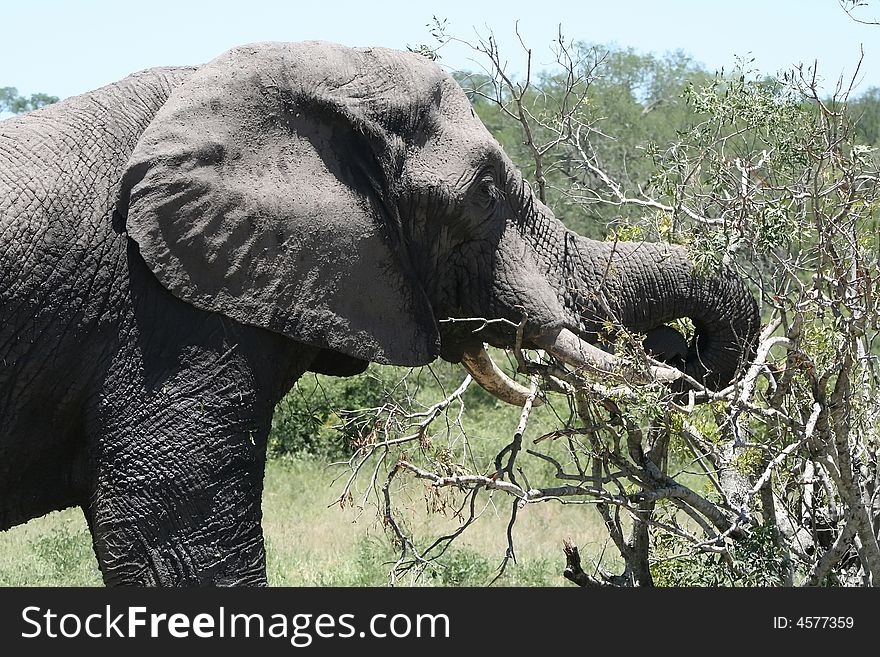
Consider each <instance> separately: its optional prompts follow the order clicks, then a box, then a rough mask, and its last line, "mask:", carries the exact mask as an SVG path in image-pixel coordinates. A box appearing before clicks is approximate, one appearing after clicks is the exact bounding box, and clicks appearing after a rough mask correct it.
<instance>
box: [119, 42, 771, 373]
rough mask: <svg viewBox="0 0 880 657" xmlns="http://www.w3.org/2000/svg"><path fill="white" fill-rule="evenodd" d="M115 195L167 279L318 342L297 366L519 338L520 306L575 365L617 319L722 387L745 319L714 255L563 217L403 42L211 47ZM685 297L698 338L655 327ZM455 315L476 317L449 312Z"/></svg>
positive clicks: (354, 367)
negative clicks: (607, 236) (711, 260)
mask: <svg viewBox="0 0 880 657" xmlns="http://www.w3.org/2000/svg"><path fill="white" fill-rule="evenodd" d="M117 211H118V229H120V230H126V231H127V232H128V235H129V236H130V237H131V238H132V239H133V240H134V241H135V242H137V244H138V246H139V249H140V253H141V255H142V256H143V258H144V260H145V262H146V263H147V265H148V266H149V267H150V269H151V270H152V271H153V272H154V274H155V275H156V277H157V278H158V279H159V281H160V282H161V283H162V285H164V286H165V287H166V288H167V289H168V290H170V291H171V292H172V293H173V294H174V295H175V296H177V297H179V298H181V299H183V300H185V301H188V302H190V303H191V304H193V305H195V306H197V307H199V308H201V309H204V310H208V311H215V312H219V313H222V314H225V315H227V316H229V317H232V318H234V319H236V320H238V321H239V322H241V323H244V324H249V325H255V326H260V327H263V328H267V329H270V330H271V331H274V332H276V333H281V334H283V335H286V336H288V337H290V338H292V339H294V340H296V341H299V342H302V343H306V344H309V345H313V346H316V347H319V348H320V349H321V350H322V351H321V352H320V353H321V355H320V356H319V357H318V358H317V360H316V361H315V363H314V364H313V365H312V369H315V370H317V371H325V372H328V373H336V374H348V373H353V372H356V371H358V370H359V369H362V368H363V367H364V366H365V363H366V362H367V361H373V362H378V363H388V364H396V365H423V364H426V363H428V362H430V361H431V360H433V359H434V358H436V357H437V356H440V355H442V356H443V357H444V358H446V359H447V360H450V361H454V362H457V361H460V360H461V359H462V358H463V357H465V359H466V360H467V358H466V356H467V354H469V353H472V352H473V351H474V350H475V349H478V348H479V346H480V345H482V343H483V342H488V343H490V344H493V345H496V346H500V347H510V346H512V345H513V344H514V342H515V340H516V330H517V326H518V325H519V324H520V323H523V327H522V337H523V345H524V346H526V347H541V348H546V349H548V350H549V351H550V352H551V353H552V354H554V355H556V356H558V357H559V358H562V359H563V360H566V361H567V362H569V363H573V364H579V363H580V364H582V363H584V362H585V361H589V360H590V358H591V355H595V354H596V352H599V350H598V349H597V348H595V347H592V346H591V344H590V343H591V342H595V340H596V339H597V337H598V336H599V334H600V333H602V331H603V327H606V326H607V325H608V323H609V322H615V323H619V324H620V325H622V326H624V327H626V328H627V329H629V330H631V331H634V332H639V333H645V334H648V336H649V338H650V336H651V335H654V338H653V340H654V342H655V343H657V344H663V345H667V346H668V347H669V349H668V351H669V352H670V354H666V355H671V356H673V357H674V358H675V359H676V364H677V365H678V366H679V367H680V368H681V369H682V370H683V371H684V372H686V373H687V374H689V375H690V376H692V377H694V378H695V379H697V380H700V381H701V382H703V383H705V384H706V385H708V386H710V387H716V386H719V385H723V384H726V383H727V382H729V381H730V380H731V379H732V378H733V376H734V374H735V372H736V369H737V367H738V365H739V363H740V361H741V359H742V357H743V355H744V354H747V353H748V349H749V348H750V345H751V344H752V343H753V341H754V338H755V336H756V334H757V330H758V325H759V318H758V312H757V307H756V304H755V301H754V299H753V298H752V296H751V295H750V293H749V292H748V290H747V288H746V287H745V285H744V284H743V283H742V282H741V280H740V279H739V278H738V277H737V276H735V275H734V274H733V273H731V272H730V271H729V270H727V269H722V270H721V271H719V272H716V273H714V274H698V273H696V272H695V271H694V267H693V265H692V263H691V262H690V260H689V259H688V258H687V256H686V253H685V252H684V250H683V249H681V248H679V247H675V246H670V245H663V244H652V243H641V242H640V243H636V242H627V243H612V242H596V241H592V240H588V239H585V238H583V237H581V236H578V235H577V234H575V233H573V232H571V231H569V230H567V229H566V228H565V227H564V226H563V224H562V223H561V222H560V221H559V220H557V219H556V218H555V217H554V216H553V213H552V212H551V211H550V210H549V209H548V208H547V207H546V206H545V205H544V204H542V203H541V202H540V201H539V200H538V199H537V198H536V197H535V195H534V194H533V193H532V191H531V190H530V188H529V186H528V185H527V184H526V182H525V181H524V179H523V177H522V175H521V174H520V173H519V171H518V170H517V169H516V167H515V166H514V165H513V164H512V162H511V161H510V159H509V158H508V157H507V156H506V155H505V153H504V152H503V150H502V149H501V147H500V146H499V144H498V143H497V142H496V141H495V140H494V139H493V138H492V136H491V135H490V134H489V132H488V131H487V130H486V128H485V127H484V126H483V125H482V123H481V122H480V121H479V119H478V118H477V117H476V115H475V113H474V110H473V109H472V107H471V105H470V103H469V101H468V98H467V97H466V95H465V94H464V93H463V92H462V90H461V89H460V88H459V86H458V85H457V83H456V82H455V81H454V79H453V78H452V77H450V76H449V75H447V74H446V73H444V72H443V71H442V70H441V69H440V68H439V67H438V66H437V65H435V64H434V63H433V62H430V61H429V60H427V59H426V58H424V57H422V56H420V55H417V54H412V53H402V52H397V51H391V50H384V49H349V48H344V47H341V46H336V45H333V44H327V43H322V42H310V43H300V44H283V43H264V44H255V45H249V46H244V47H240V48H235V49H233V50H231V51H229V52H227V53H225V54H223V55H222V56H220V57H218V58H217V59H215V60H213V61H212V62H210V63H208V64H206V65H205V66H203V67H201V68H200V69H198V70H197V71H195V72H194V73H193V74H192V75H191V76H190V77H189V78H188V79H187V80H186V81H184V82H183V83H182V84H181V85H180V86H178V87H177V88H176V89H175V90H174V92H173V93H172V95H171V97H170V98H169V100H168V101H167V102H166V103H165V104H164V106H163V107H162V108H161V109H160V110H159V112H158V113H157V114H156V116H155V118H154V120H153V121H152V122H151V124H150V125H149V127H148V128H147V129H146V131H145V132H144V133H143V135H142V136H141V138H140V140H139V142H138V144H137V146H136V148H135V150H134V153H133V154H132V156H131V158H130V160H129V163H128V166H127V169H126V172H125V175H124V178H123V181H122V186H121V194H120V197H119V202H118V203H117ZM680 317H688V318H690V319H691V320H692V321H693V324H694V326H695V331H696V336H695V338H694V340H693V341H692V343H691V344H687V343H684V342H683V338H680V336H679V339H670V337H669V333H668V332H669V331H672V329H659V328H658V327H662V326H663V325H664V324H665V323H667V322H669V321H671V320H673V319H676V318H680ZM463 318H482V319H483V320H488V321H484V322H480V323H476V324H475V323H469V322H454V321H449V320H454V319H463ZM480 327H482V329H481V330H479V331H476V332H475V329H478V328H480ZM657 331H660V332H659V333H658V332H657ZM676 335H677V334H676ZM673 337H674V336H673ZM652 344H653V343H652ZM648 348H649V349H651V345H650V344H649V345H648ZM653 349H654V352H655V353H657V354H659V353H660V351H662V349H660V348H658V347H656V345H655V346H654V347H653ZM600 353H604V352H600ZM664 354H665V352H664Z"/></svg>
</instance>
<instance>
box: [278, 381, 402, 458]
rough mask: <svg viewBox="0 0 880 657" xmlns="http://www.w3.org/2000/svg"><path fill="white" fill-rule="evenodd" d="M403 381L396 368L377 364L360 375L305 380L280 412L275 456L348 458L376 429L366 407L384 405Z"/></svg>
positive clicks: (287, 398)
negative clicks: (359, 443)
mask: <svg viewBox="0 0 880 657" xmlns="http://www.w3.org/2000/svg"><path fill="white" fill-rule="evenodd" d="M399 381H400V377H399V376H397V374H396V372H395V371H394V370H392V369H390V368H384V369H383V368H380V367H376V366H372V367H371V368H370V369H369V370H368V372H366V373H365V374H363V375H361V376H356V377H348V378H335V377H330V376H322V375H305V376H303V377H302V378H300V380H299V381H297V383H296V385H295V386H294V388H293V390H291V392H290V393H288V394H287V395H286V396H285V397H284V399H283V400H281V402H280V403H279V404H278V405H277V406H276V408H275V415H274V416H273V418H272V430H271V432H270V433H269V444H268V450H269V454H270V456H280V455H283V454H294V453H306V454H315V455H319V456H323V457H329V458H339V457H342V456H344V455H347V454H349V453H350V451H351V445H352V443H356V442H357V441H358V440H362V439H363V437H364V436H366V435H368V434H369V432H370V430H371V427H370V426H369V421H368V414H367V413H366V412H364V411H363V409H367V408H370V407H372V406H375V405H380V406H381V405H382V404H384V403H385V402H386V401H387V400H388V399H389V398H390V396H391V394H392V391H393V390H394V388H395V387H396V386H397V385H398V383H399ZM345 409H360V412H359V411H358V410H354V411H352V410H345Z"/></svg>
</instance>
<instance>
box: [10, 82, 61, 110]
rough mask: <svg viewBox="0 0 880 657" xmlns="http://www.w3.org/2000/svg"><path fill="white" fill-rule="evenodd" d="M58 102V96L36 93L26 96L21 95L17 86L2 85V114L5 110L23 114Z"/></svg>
mask: <svg viewBox="0 0 880 657" xmlns="http://www.w3.org/2000/svg"><path fill="white" fill-rule="evenodd" d="M57 102H58V97H57V96H50V95H48V94H43V93H36V94H31V96H30V97H26V96H20V95H19V94H18V89H16V88H15V87H0V114H2V113H3V112H11V113H12V114H22V113H24V112H30V111H31V110H35V109H38V108H40V107H45V106H46V105H51V104H52V103H57Z"/></svg>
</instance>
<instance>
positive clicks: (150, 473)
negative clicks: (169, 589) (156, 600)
mask: <svg viewBox="0 0 880 657" xmlns="http://www.w3.org/2000/svg"><path fill="white" fill-rule="evenodd" d="M239 393H241V400H240V401H239V402H238V403H236V404H230V403H228V402H229V401H230V400H228V399H225V397H227V396H238V395H239ZM168 394H169V392H168V391H167V390H166V392H165V393H164V394H163V393H162V391H161V389H160V390H159V391H156V394H155V395H152V396H150V397H149V398H144V397H138V398H136V399H135V400H132V399H127V400H126V403H125V404H121V405H114V406H113V408H112V411H110V416H111V417H113V418H125V420H124V421H122V422H119V423H114V422H110V423H106V424H105V425H104V426H102V427H101V430H100V431H98V432H97V436H96V437H95V439H94V442H93V457H94V464H95V465H94V473H93V490H92V492H91V496H90V501H89V503H88V504H87V505H86V507H85V512H86V516H87V518H88V521H89V526H90V529H91V531H92V537H93V542H94V548H95V554H96V556H97V557H98V561H99V563H100V566H101V571H102V573H103V576H104V580H105V582H106V583H107V584H108V585H120V584H121V585H150V586H155V585H159V586H198V585H263V584H265V583H266V572H265V551H264V547H263V534H262V529H261V525H260V520H261V515H262V512H261V503H260V500H261V495H262V488H263V469H264V464H265V453H266V438H267V434H268V431H269V425H270V421H271V415H270V414H271V410H270V409H268V410H266V409H264V410H263V411H262V412H259V413H254V412H252V411H253V408H252V407H250V404H249V402H250V400H252V399H253V397H254V396H253V394H252V393H250V392H249V391H241V390H235V391H233V390H229V391H228V394H227V393H224V392H222V391H221V390H219V389H217V388H216V387H205V388H203V389H201V390H198V391H197V394H193V395H191V396H188V397H186V398H185V399H184V398H180V399H176V400H174V403H168V402H167V401H166V400H165V399H164V397H165V396H166V395H168ZM170 394H171V395H174V393H170ZM108 410H109V409H108Z"/></svg>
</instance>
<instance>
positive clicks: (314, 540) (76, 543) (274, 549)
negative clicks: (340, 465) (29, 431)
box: [0, 457, 604, 586]
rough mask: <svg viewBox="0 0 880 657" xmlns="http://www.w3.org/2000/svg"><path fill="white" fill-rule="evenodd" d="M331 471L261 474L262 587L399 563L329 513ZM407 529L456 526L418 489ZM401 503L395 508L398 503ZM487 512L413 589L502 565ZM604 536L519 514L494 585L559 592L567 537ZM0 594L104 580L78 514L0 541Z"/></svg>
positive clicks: (286, 465)
mask: <svg viewBox="0 0 880 657" xmlns="http://www.w3.org/2000/svg"><path fill="white" fill-rule="evenodd" d="M334 472H335V474H338V471H333V470H330V469H328V467H327V466H326V465H325V464H324V462H323V461H321V460H319V459H316V458H312V457H297V458H285V459H275V460H272V461H270V462H269V465H268V467H267V470H266V490H265V493H264V496H263V509H264V519H263V527H264V530H265V536H266V551H267V559H268V566H267V568H268V577H269V583H270V584H271V585H273V586H293V585H295V586H383V585H386V584H387V583H388V571H389V568H390V565H391V563H393V562H394V560H395V559H396V557H397V553H396V551H395V550H394V549H393V548H392V545H391V542H390V540H389V538H388V535H387V534H386V533H385V532H384V531H383V529H382V527H381V524H380V523H379V521H378V520H377V517H376V512H375V509H374V508H365V509H363V510H362V511H359V510H357V509H352V508H346V509H340V508H339V506H336V505H332V503H333V500H334V499H335V498H336V497H337V496H338V494H339V488H340V487H341V482H337V483H336V484H332V483H331V482H332V480H333V478H334ZM407 490H409V491H410V497H409V499H410V502H411V504H410V505H409V508H408V509H407V512H406V516H407V517H406V519H405V520H406V523H407V525H408V526H409V527H410V528H411V529H413V530H414V531H415V533H416V535H417V536H418V537H420V538H421V539H422V541H427V540H430V539H431V538H432V537H436V536H439V535H441V533H442V532H444V531H448V530H449V529H450V528H453V527H455V526H457V523H456V522H455V521H454V520H453V519H451V518H449V517H446V516H443V515H440V514H428V513H427V512H426V511H425V500H424V497H423V495H422V492H423V491H424V490H425V489H424V487H423V486H422V484H420V483H418V482H411V483H410V484H408V486H407ZM401 499H402V498H401ZM497 499H498V500H499V504H500V508H499V509H497V511H496V510H495V509H493V508H492V507H491V506H488V507H486V509H485V510H484V512H483V515H482V516H481V518H480V519H479V521H478V522H477V523H475V524H474V525H472V526H471V527H470V528H469V529H468V531H467V532H466V533H465V534H464V535H463V536H462V537H461V538H460V540H459V541H457V542H456V543H455V544H454V546H453V547H452V548H451V549H450V550H449V551H447V553H446V554H445V555H444V557H443V559H442V561H441V562H440V565H439V566H437V567H436V568H434V569H433V570H431V571H430V572H426V573H425V574H424V575H423V576H422V577H421V578H420V579H419V580H417V581H415V582H411V581H403V582H400V583H401V584H410V583H414V584H416V585H419V586H482V585H485V584H488V583H489V582H490V581H491V580H492V578H493V577H494V576H495V575H496V573H497V567H498V565H499V563H500V562H501V560H502V558H503V557H504V553H505V549H506V547H507V544H506V537H505V531H506V524H507V518H508V514H509V504H510V502H509V500H508V499H507V498H505V497H499V498H497ZM603 536H604V530H603V529H602V527H601V523H600V521H599V520H598V517H597V516H596V514H595V512H594V511H592V510H591V509H584V510H583V512H581V510H580V509H577V510H576V511H575V513H572V509H571V508H562V507H560V506H559V505H556V504H537V505H531V506H529V507H526V508H525V509H522V510H521V511H520V513H519V516H518V519H517V523H516V526H515V533H514V538H515V540H516V547H517V563H516V564H510V565H509V566H508V568H507V571H506V573H505V575H504V576H503V578H502V579H500V580H499V582H498V584H500V585H509V586H514V585H515V586H559V585H563V584H565V583H566V581H565V580H564V579H563V578H562V575H561V573H562V569H563V568H564V565H565V563H564V557H563V556H562V540H563V539H564V538H567V537H571V538H572V539H573V540H575V542H576V543H578V544H579V545H581V546H582V548H581V550H582V553H584V554H598V553H599V552H600V551H601V546H602V541H603V540H604V539H603ZM0 585H2V586H97V585H101V576H100V573H99V571H98V567H97V562H96V561H95V557H94V553H93V552H92V548H91V539H90V537H89V533H88V529H87V528H86V523H85V520H84V519H83V517H82V513H81V512H80V511H79V510H78V509H68V510H66V511H61V512H57V513H52V514H49V515H48V516H45V517H43V518H37V519H35V520H32V521H31V522H29V523H27V524H25V525H21V526H19V527H15V528H13V529H11V530H9V531H7V532H4V533H2V534H0Z"/></svg>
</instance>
